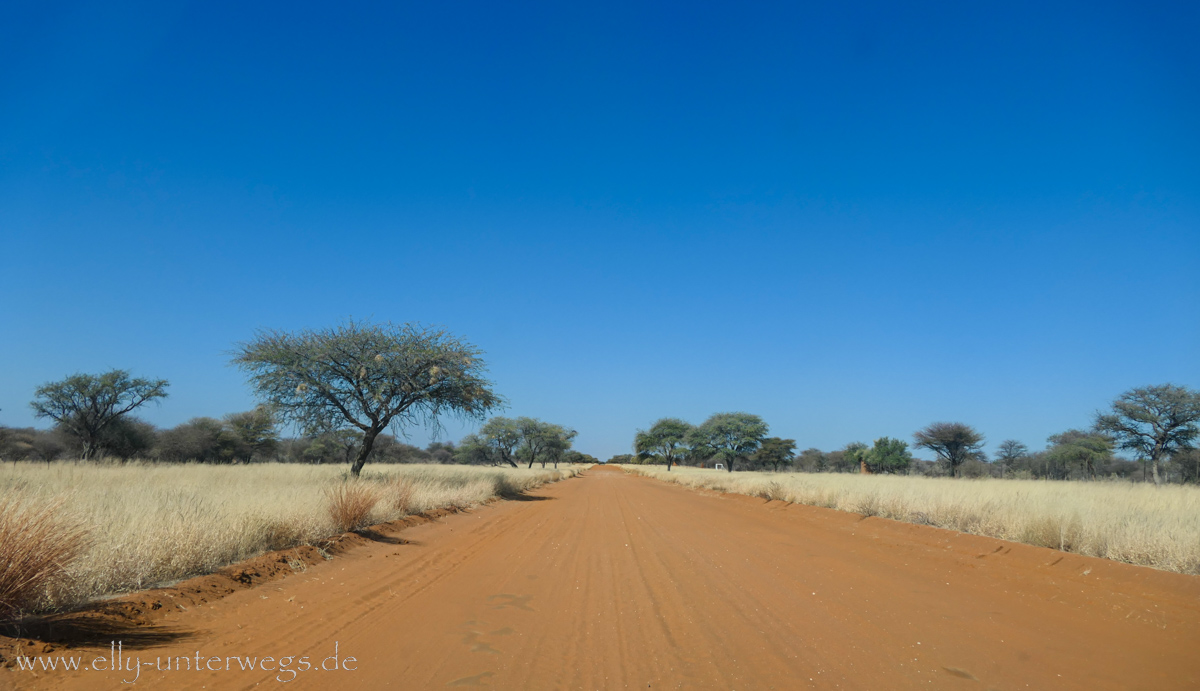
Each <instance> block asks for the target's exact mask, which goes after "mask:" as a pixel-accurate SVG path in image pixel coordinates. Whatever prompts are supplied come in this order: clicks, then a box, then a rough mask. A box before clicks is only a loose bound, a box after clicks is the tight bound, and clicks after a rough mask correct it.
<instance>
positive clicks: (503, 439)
mask: <svg viewBox="0 0 1200 691" xmlns="http://www.w3.org/2000/svg"><path fill="white" fill-rule="evenodd" d="M479 438H480V439H482V440H483V442H484V444H485V445H486V446H487V449H488V452H489V455H490V456H492V457H494V458H495V460H496V462H497V465H499V464H500V463H507V464H508V465H510V466H512V467H513V468H516V467H517V462H516V461H514V460H513V457H514V456H515V455H516V449H517V446H519V445H520V444H521V427H520V426H519V425H518V424H517V421H516V420H513V419H512V418H507V417H499V416H497V417H494V418H492V419H490V420H488V421H487V422H486V423H484V425H483V427H480V428H479Z"/></svg>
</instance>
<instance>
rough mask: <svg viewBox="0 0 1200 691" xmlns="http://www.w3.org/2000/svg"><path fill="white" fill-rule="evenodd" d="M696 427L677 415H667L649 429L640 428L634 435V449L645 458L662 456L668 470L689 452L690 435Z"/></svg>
mask: <svg viewBox="0 0 1200 691" xmlns="http://www.w3.org/2000/svg"><path fill="white" fill-rule="evenodd" d="M694 429H695V428H694V427H692V426H691V425H689V424H688V423H687V422H684V421H683V420H680V419H679V418H677V417H665V418H662V419H661V420H659V421H658V422H655V423H654V424H653V425H651V427H650V429H648V430H638V431H637V434H635V435H634V437H633V450H634V453H636V454H637V455H638V456H641V457H643V458H661V459H662V462H663V463H665V464H667V472H670V470H671V466H672V465H674V464H676V463H678V462H679V459H680V457H682V456H683V455H684V454H686V453H687V441H688V435H690V434H692V431H693V430H694Z"/></svg>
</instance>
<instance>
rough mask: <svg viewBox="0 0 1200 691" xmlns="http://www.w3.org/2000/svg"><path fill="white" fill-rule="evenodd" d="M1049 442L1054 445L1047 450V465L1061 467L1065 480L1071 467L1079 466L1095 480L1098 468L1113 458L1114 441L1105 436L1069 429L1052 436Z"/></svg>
mask: <svg viewBox="0 0 1200 691" xmlns="http://www.w3.org/2000/svg"><path fill="white" fill-rule="evenodd" d="M1047 441H1049V442H1050V444H1052V446H1051V447H1050V448H1048V449H1046V461H1047V465H1048V466H1049V465H1053V466H1057V467H1061V468H1062V469H1063V471H1064V473H1063V475H1064V479H1065V476H1066V473H1068V472H1070V468H1071V466H1072V465H1073V464H1078V465H1079V469H1080V471H1081V472H1082V473H1083V474H1084V475H1087V476H1088V477H1090V478H1091V479H1093V480H1095V479H1096V466H1097V465H1099V464H1100V463H1103V462H1105V461H1108V460H1109V459H1111V458H1112V441H1111V440H1110V439H1109V438H1108V437H1106V436H1104V435H1103V434H1096V433H1092V434H1089V433H1087V432H1083V431H1081V430H1077V429H1069V430H1067V431H1066V432H1063V433H1062V434H1054V435H1051V436H1050V438H1049V439H1047Z"/></svg>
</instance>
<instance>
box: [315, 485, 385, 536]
mask: <svg viewBox="0 0 1200 691" xmlns="http://www.w3.org/2000/svg"><path fill="white" fill-rule="evenodd" d="M325 496H326V497H327V498H328V499H329V517H330V518H331V519H333V525H334V528H335V529H336V530H337V532H339V533H345V532H348V531H351V530H358V529H359V528H365V527H366V526H368V525H370V519H371V510H372V509H374V508H375V504H376V503H377V502H378V501H379V495H378V494H377V493H376V492H375V489H374V488H373V487H371V486H370V485H368V484H366V483H363V482H353V481H351V482H343V483H341V484H339V485H334V486H333V487H330V488H329V489H327V490H325Z"/></svg>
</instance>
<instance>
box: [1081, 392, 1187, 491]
mask: <svg viewBox="0 0 1200 691" xmlns="http://www.w3.org/2000/svg"><path fill="white" fill-rule="evenodd" d="M1198 422H1200V391H1195V390H1193V389H1189V388H1188V387H1186V386H1176V385H1174V384H1161V385H1159V386H1143V387H1141V388H1137V389H1130V390H1129V391H1126V392H1125V393H1123V394H1121V396H1120V397H1119V398H1118V399H1117V400H1115V401H1113V404H1112V410H1111V411H1110V412H1108V413H1100V414H1097V415H1096V425H1095V429H1096V431H1097V432H1100V433H1102V434H1107V435H1110V436H1111V437H1112V438H1113V439H1114V440H1115V441H1116V442H1117V445H1118V446H1120V448H1122V449H1127V450H1130V451H1135V452H1137V454H1138V456H1140V457H1141V458H1142V462H1143V463H1145V462H1146V461H1149V462H1150V464H1151V468H1152V469H1153V471H1154V484H1156V485H1158V484H1162V476H1161V474H1160V472H1159V464H1160V463H1161V461H1162V459H1164V458H1166V457H1167V456H1170V455H1171V454H1173V453H1175V452H1177V451H1179V450H1181V449H1187V448H1191V446H1192V442H1193V441H1194V440H1195V439H1196V437H1197V435H1200V426H1197V423H1198ZM1143 467H1144V466H1143Z"/></svg>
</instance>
